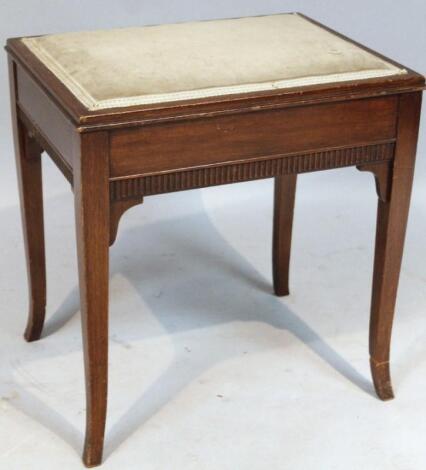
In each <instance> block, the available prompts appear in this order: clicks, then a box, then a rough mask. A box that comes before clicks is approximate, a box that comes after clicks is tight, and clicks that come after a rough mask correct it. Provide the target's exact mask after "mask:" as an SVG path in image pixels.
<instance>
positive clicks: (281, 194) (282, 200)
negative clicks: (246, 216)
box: [272, 175, 297, 296]
mask: <svg viewBox="0 0 426 470" xmlns="http://www.w3.org/2000/svg"><path fill="white" fill-rule="evenodd" d="M296 181H297V175H284V176H277V177H276V178H275V190H274V222H273V224H274V226H273V238H272V273H273V282H274V291H275V294H276V295H278V296H283V295H288V294H289V292H290V290H289V269H290V251H291V233H292V229H293V212H294V201H295V195H296Z"/></svg>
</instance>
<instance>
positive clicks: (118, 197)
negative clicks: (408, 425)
mask: <svg viewBox="0 0 426 470" xmlns="http://www.w3.org/2000/svg"><path fill="white" fill-rule="evenodd" d="M6 49H7V52H8V54H9V64H10V85H11V98H12V114H13V121H14V130H15V145H16V161H17V169H18V174H19V183H20V194H21V206H22V219H23V227H24V235H25V246H26V254H27V264H28V272H29V291H30V312H29V319H28V325H27V328H26V331H25V338H26V339H27V341H34V340H37V339H39V338H40V335H41V332H42V328H43V321H44V315H45V303H46V273H45V255H44V233H43V202H42V179H41V160H40V156H41V153H42V152H43V151H46V152H47V153H48V154H49V155H50V157H51V158H52V159H53V161H54V162H55V163H56V164H57V166H58V167H59V169H60V170H61V171H62V173H63V174H64V176H65V177H66V178H67V180H68V181H69V182H70V183H71V185H72V187H73V190H74V194H75V213H76V224H77V245H78V262H79V276H80V277H79V279H80V296H81V312H82V323H83V337H84V352H85V368H86V392H87V427H86V441H85V448H84V457H83V458H84V462H85V464H86V465H87V466H95V465H98V464H100V463H101V460H102V449H103V441H104V429H105V418H106V405H107V355H108V253H109V252H108V250H109V246H110V245H111V244H112V243H113V242H114V240H115V237H116V234H117V227H118V223H119V220H120V217H121V216H122V214H123V213H124V212H125V211H126V210H127V209H128V208H130V207H132V206H134V205H135V204H139V203H141V202H142V201H143V198H144V197H145V196H151V195H155V194H160V193H167V192H172V191H181V190H185V189H193V188H202V187H206V186H212V185H219V184H226V183H236V182H240V181H249V180H254V179H259V178H271V177H274V178H275V210H274V232H273V279H274V289H275V293H276V294H277V295H286V294H288V292H289V288H288V268H289V258H290V244H291V230H292V220H293V205H294V196H295V190H296V175H297V174H298V173H303V172H309V171H318V170H326V169H331V168H340V167H344V166H356V167H357V168H358V169H359V170H363V171H370V172H372V173H373V174H374V176H375V179H376V186H377V193H378V212H377V234H376V254H375V260H374V279H373V295H372V305H371V324H370V356H371V370H372V375H373V380H374V385H375V388H376V391H377V394H378V396H379V397H380V398H381V399H383V400H387V399H390V398H392V397H393V393H392V387H391V379H390V375H389V348H390V338H391V329H392V319H393V315H394V306H395V299H396V293H397V286H398V278H399V271H400V266H401V257H402V251H403V245H404V236H405V228H406V223H407V216H408V209H409V203H410V194H411V186H412V180H413V172H414V160H415V154H416V143H417V135H418V127H419V117H420V104H421V96H422V93H421V92H422V90H423V89H424V86H425V80H424V77H422V76H421V75H419V74H417V73H415V72H413V71H411V70H408V69H406V68H404V67H403V66H401V65H399V64H397V63H395V62H393V61H391V60H389V59H386V58H384V57H382V56H380V55H378V54H376V53H374V52H372V51H369V50H368V49H366V48H364V47H363V46H360V45H358V44H356V43H354V42H353V41H350V40H349V39H347V38H345V37H343V36H341V35H339V34H337V33H335V32H333V31H331V30H329V29H328V28H326V27H324V26H321V25H319V24H318V23H316V22H314V21H313V20H311V19H308V18H306V17H305V16H303V15H299V14H288V15H273V16H265V17H255V18H242V19H233V20H221V21H205V22H198V23H187V24H177V25H166V26H151V27H143V28H129V29H120V30H111V31H97V32H85V33H69V34H58V35H51V36H41V37H32V38H23V39H22V38H17V39H10V40H9V41H8V42H7V47H6Z"/></svg>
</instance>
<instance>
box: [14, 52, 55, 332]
mask: <svg viewBox="0 0 426 470" xmlns="http://www.w3.org/2000/svg"><path fill="white" fill-rule="evenodd" d="M9 77H10V86H11V106H12V121H13V131H14V140H15V151H16V168H17V173H18V183H19V193H20V198H21V217H22V227H23V232H24V243H25V253H26V259H27V273H28V288H29V314H28V321H27V327H26V329H25V333H24V336H25V339H26V340H27V341H35V340H37V339H39V338H40V336H41V332H42V329H43V323H44V317H45V309H46V261H45V248H44V221H43V190H42V172H41V148H40V146H39V145H38V144H37V142H36V141H35V140H34V138H33V137H32V136H31V135H30V131H29V130H28V129H27V128H26V127H25V125H24V124H23V122H22V121H21V120H20V119H19V118H18V113H17V109H16V88H15V84H16V68H15V66H14V64H13V63H12V62H11V61H9Z"/></svg>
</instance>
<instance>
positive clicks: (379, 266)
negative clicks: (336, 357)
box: [370, 93, 421, 400]
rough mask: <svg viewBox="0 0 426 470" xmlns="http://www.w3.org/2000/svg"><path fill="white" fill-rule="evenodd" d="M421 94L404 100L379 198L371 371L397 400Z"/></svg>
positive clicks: (383, 391)
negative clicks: (395, 325)
mask: <svg viewBox="0 0 426 470" xmlns="http://www.w3.org/2000/svg"><path fill="white" fill-rule="evenodd" d="M420 106H421V94H420V93H412V94H407V95H403V96H401V97H400V111H399V120H398V135H397V145H396V151H395V160H394V162H393V168H392V180H391V188H390V194H389V198H388V200H386V201H383V200H382V199H379V202H378V209H377V232H376V252H375V257H374V275H373V290H372V300H371V323H370V356H371V371H372V374H373V380H374V385H375V388H376V392H377V394H378V396H379V397H380V398H381V399H382V400H388V399H390V398H393V391H392V385H391V379H390V373H389V354H390V340H391V332H392V322H393V315H394V310H395V301H396V294H397V288H398V280H399V272H400V269H401V260H402V252H403V247H404V238H405V229H406V225H407V217H408V209H409V206H410V196H411V187H412V182H413V174H414V162H415V157H416V146H417V136H418V129H419V119H420Z"/></svg>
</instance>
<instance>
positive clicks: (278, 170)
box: [111, 142, 395, 201]
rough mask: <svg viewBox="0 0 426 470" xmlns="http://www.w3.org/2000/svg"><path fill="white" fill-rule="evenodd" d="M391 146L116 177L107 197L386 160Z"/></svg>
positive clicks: (385, 145) (167, 190) (115, 198)
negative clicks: (122, 177) (132, 176)
mask: <svg viewBox="0 0 426 470" xmlns="http://www.w3.org/2000/svg"><path fill="white" fill-rule="evenodd" d="M394 150H395V144H394V142H385V143H379V144H375V145H364V146H359V147H350V148H339V149H331V150H326V151H321V152H312V153H306V154H296V155H286V156H279V157H272V158H269V159H262V160H254V161H248V162H247V161H246V162H238V163H230V164H225V165H221V166H210V167H204V168H197V169H193V170H184V171H175V172H170V173H163V174H158V175H148V176H141V177H135V178H126V179H117V180H112V181H111V200H112V201H119V200H123V199H129V198H135V197H139V196H150V195H153V194H160V193H168V192H173V191H181V190H185V189H194V188H203V187H207V186H215V185H219V184H227V183H237V182H240V181H249V180H255V179H261V178H270V177H273V176H279V175H287V174H292V173H293V174H294V173H304V172H309V171H315V170H326V169H330V168H340V167H345V166H352V165H359V164H362V163H371V162H381V161H387V160H391V159H392V158H393V155H394Z"/></svg>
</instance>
